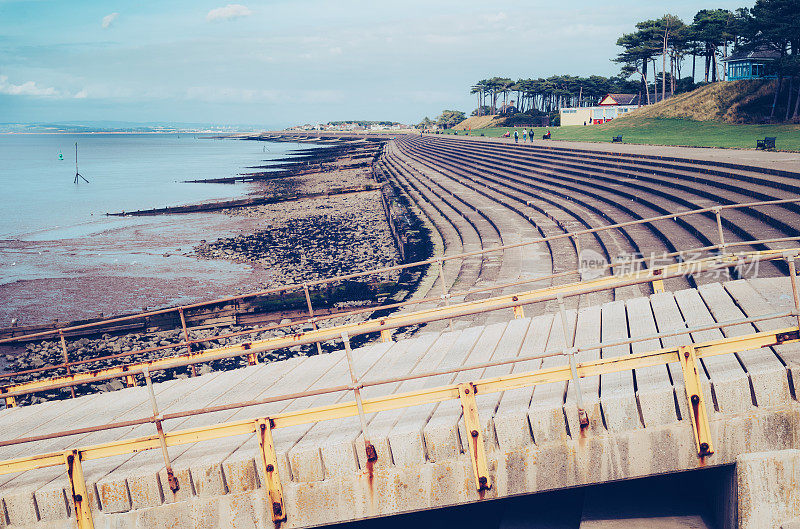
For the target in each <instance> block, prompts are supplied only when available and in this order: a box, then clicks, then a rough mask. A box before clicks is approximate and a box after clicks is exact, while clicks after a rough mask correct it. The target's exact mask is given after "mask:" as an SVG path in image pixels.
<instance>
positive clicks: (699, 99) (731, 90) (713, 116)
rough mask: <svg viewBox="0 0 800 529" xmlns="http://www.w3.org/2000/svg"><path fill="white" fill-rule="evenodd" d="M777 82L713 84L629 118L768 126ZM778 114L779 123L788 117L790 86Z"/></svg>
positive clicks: (641, 110)
mask: <svg viewBox="0 0 800 529" xmlns="http://www.w3.org/2000/svg"><path fill="white" fill-rule="evenodd" d="M777 82H778V81H777V80H774V79H773V80H752V81H751V80H747V81H725V82H719V83H711V84H708V85H705V86H702V87H700V88H697V89H695V90H693V91H691V92H686V93H684V94H678V95H676V96H674V97H671V98H669V99H667V100H664V101H661V102H659V103H656V104H654V105H650V106H647V107H643V108H640V109H638V110H636V111H635V112H631V113H630V114H629V115H628V116H626V117H622V118H618V119H621V120H625V119H628V117H630V118H633V117H638V118H677V119H691V120H694V121H722V122H727V123H764V122H767V121H768V120H769V115H770V110H771V108H772V101H773V98H774V97H775V87H776V83H777ZM783 84H784V86H783V88H782V90H781V95H780V96H779V98H778V105H777V108H776V110H775V117H776V121H781V120H782V119H783V117H784V115H785V113H786V95H787V91H788V86H787V85H788V83H783Z"/></svg>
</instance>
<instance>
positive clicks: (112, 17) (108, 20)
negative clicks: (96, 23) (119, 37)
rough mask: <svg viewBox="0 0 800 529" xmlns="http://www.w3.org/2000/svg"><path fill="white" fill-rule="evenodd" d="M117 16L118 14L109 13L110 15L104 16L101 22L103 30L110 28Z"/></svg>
mask: <svg viewBox="0 0 800 529" xmlns="http://www.w3.org/2000/svg"><path fill="white" fill-rule="evenodd" d="M118 16H119V13H111V14H110V15H106V16H104V17H103V22H102V26H103V29H108V28H110V27H111V24H113V23H114V21H115V20H116V19H117V17H118Z"/></svg>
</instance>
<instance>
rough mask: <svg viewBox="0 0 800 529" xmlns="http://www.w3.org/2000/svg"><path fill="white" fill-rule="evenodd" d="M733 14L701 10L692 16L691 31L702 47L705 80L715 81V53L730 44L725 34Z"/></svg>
mask: <svg viewBox="0 0 800 529" xmlns="http://www.w3.org/2000/svg"><path fill="white" fill-rule="evenodd" d="M732 18H733V13H731V12H730V11H728V10H727V9H701V10H700V11H698V12H697V14H696V15H695V16H694V21H693V22H692V30H693V32H694V35H695V38H696V39H697V41H698V42H700V43H702V45H703V55H704V56H705V79H706V82H708V80H709V79H708V77H709V72H710V73H711V82H712V83H713V82H716V81H717V51H718V49H719V47H720V46H722V45H723V44H726V43H727V42H730V40H732V36H731V35H730V34H729V33H728V32H727V30H728V26H729V23H730V21H731V19H732Z"/></svg>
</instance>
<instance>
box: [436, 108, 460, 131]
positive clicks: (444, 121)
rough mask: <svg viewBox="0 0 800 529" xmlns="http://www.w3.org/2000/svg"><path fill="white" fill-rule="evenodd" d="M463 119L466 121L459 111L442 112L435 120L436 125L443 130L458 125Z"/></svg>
mask: <svg viewBox="0 0 800 529" xmlns="http://www.w3.org/2000/svg"><path fill="white" fill-rule="evenodd" d="M465 119H467V116H465V115H464V113H463V112H461V111H460V110H443V111H442V114H441V115H440V116H439V117H438V118H436V124H437V125H439V126H440V127H442V128H443V129H449V128H450V127H454V126H456V125H458V124H459V123H461V122H462V121H464V120H465Z"/></svg>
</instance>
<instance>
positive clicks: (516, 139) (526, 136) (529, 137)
mask: <svg viewBox="0 0 800 529" xmlns="http://www.w3.org/2000/svg"><path fill="white" fill-rule="evenodd" d="M509 136H511V133H510V132H506V133H505V134H503V137H504V138H508V137H509ZM542 137H543V138H544V139H546V140H549V139H550V131H549V130H548V131H547V132H546V133H545V134H544V136H542ZM526 140H527V141H531V142H533V129H531V132H530V134H528V129H522V143H525V141H526ZM514 143H519V131H517V129H514Z"/></svg>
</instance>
